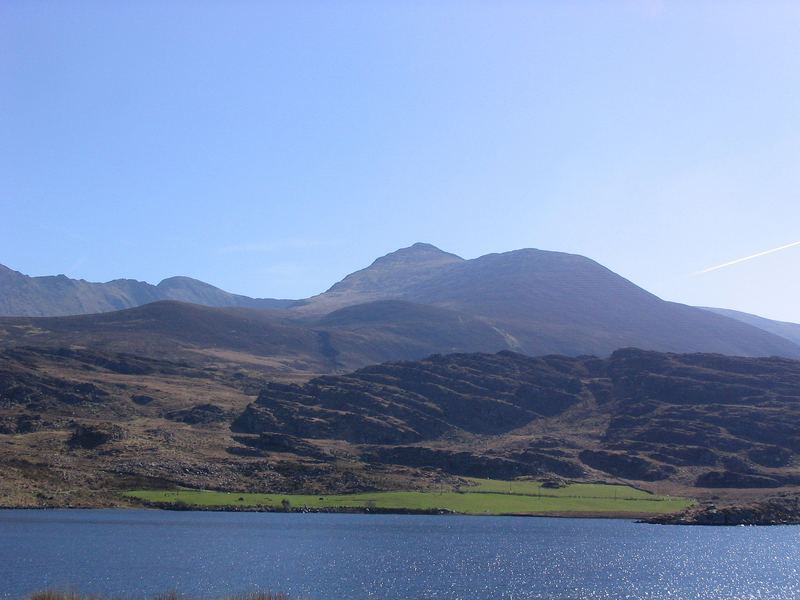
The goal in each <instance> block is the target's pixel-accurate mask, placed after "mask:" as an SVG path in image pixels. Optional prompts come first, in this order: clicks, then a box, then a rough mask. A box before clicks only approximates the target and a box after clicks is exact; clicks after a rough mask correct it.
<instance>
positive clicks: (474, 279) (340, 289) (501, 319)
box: [0, 244, 800, 372]
mask: <svg viewBox="0 0 800 600" xmlns="http://www.w3.org/2000/svg"><path fill="white" fill-rule="evenodd" d="M165 298H167V299H172V300H178V301H181V302H190V303H194V304H199V305H206V306H213V307H216V308H218V309H219V310H220V311H221V312H214V311H213V310H211V311H205V312H204V313H203V315H204V319H207V320H208V321H209V322H208V324H207V325H203V326H202V327H199V329H198V330H199V331H205V330H208V331H215V332H217V333H219V334H220V337H219V338H218V339H215V338H213V337H210V336H206V337H205V338H203V340H202V342H196V341H192V342H191V343H192V344H193V345H194V346H195V348H198V347H199V346H198V344H199V345H200V346H202V345H203V344H205V345H206V347H220V348H227V349H232V350H236V351H248V352H249V351H250V350H253V351H254V352H255V353H256V354H258V355H259V356H291V357H293V358H291V360H294V359H295V358H296V357H300V356H306V357H307V358H308V360H309V364H313V365H314V366H313V367H310V368H309V371H310V372H319V371H318V369H319V368H322V369H323V370H337V369H343V368H354V367H358V366H364V365H367V364H370V363H375V362H380V361H384V360H395V359H415V358H422V357H424V356H426V355H428V354H431V353H439V352H493V351H499V350H504V349H511V350H515V351H518V352H522V353H525V354H529V355H538V354H548V353H558V354H566V355H574V356H577V355H581V354H595V355H598V356H607V355H609V354H610V353H611V352H613V351H614V350H616V349H617V348H620V347H625V346H635V347H639V348H645V349H650V350H658V351H667V352H718V353H722V354H731V355H742V356H770V355H778V356H787V357H800V345H798V344H796V343H794V342H792V341H791V340H789V339H787V338H785V337H782V336H780V335H775V334H774V333H770V332H768V331H765V330H764V329H762V328H759V327H756V326H753V325H751V324H748V323H744V322H742V321H741V320H737V319H732V318H729V317H727V316H723V315H720V314H714V313H712V312H709V311H707V310H703V309H699V308H694V307H690V306H685V305H682V304H676V303H672V302H666V301H664V300H661V299H660V298H658V297H656V296H654V295H653V294H651V293H649V292H647V291H646V290H643V289H642V288H640V287H638V286H636V285H635V284H633V283H631V282H630V281H628V280H626V279H624V278H623V277H620V276H619V275H617V274H615V273H613V272H612V271H610V270H609V269H607V268H605V267H603V266H602V265H600V264H598V263H596V262H595V261H593V260H591V259H588V258H585V257H583V256H577V255H573V254H565V253H561V252H549V251H543V250H535V249H525V250H517V251H513V252H506V253H502V254H489V255H486V256H481V257H479V258H476V259H472V260H465V259H463V258H460V257H458V256H456V255H454V254H450V253H448V252H444V251H442V250H440V249H438V248H436V247H435V246H432V245H430V244H414V245H413V246H411V247H409V248H403V249H400V250H397V251H395V252H392V253H390V254H388V255H386V256H384V257H381V258H379V259H377V260H375V261H374V262H373V263H372V264H371V265H370V266H368V267H367V268H365V269H362V270H360V271H357V272H355V273H352V274H351V275H348V276H347V277H345V278H344V279H343V280H342V281H340V282H338V283H336V284H335V285H334V286H332V287H331V288H330V289H329V290H327V291H326V292H324V293H322V294H319V295H317V296H314V297H312V298H308V299H306V300H299V301H289V300H258V299H252V298H247V297H244V296H236V295H233V294H229V293H227V292H224V291H222V290H220V289H218V288H215V287H213V286H210V285H208V284H205V283H203V282H200V281H197V280H193V279H189V278H185V277H174V278H171V279H166V280H164V281H162V282H161V283H160V284H159V285H157V286H152V285H150V284H147V283H142V282H138V281H131V280H117V281H112V282H109V283H105V284H94V283H88V282H85V281H76V280H72V279H68V278H66V277H64V276H58V277H34V278H32V277H27V276H25V275H21V274H19V273H16V272H14V271H10V270H9V269H5V270H3V271H0V313H2V312H5V313H14V312H15V311H16V313H17V314H19V313H20V312H24V313H25V314H29V315H41V314H55V315H64V314H72V313H87V312H88V313H100V312H104V311H109V310H113V309H115V308H122V307H128V306H133V305H144V304H146V303H152V302H156V301H160V300H163V299H165ZM231 308H235V309H254V310H255V309H259V310H263V309H270V310H265V311H264V312H263V314H260V315H257V314H255V313H253V314H249V315H245V313H231V312H229V309H231ZM158 310H162V316H164V317H165V318H166V315H167V314H168V313H169V312H170V311H172V312H173V313H175V314H176V315H179V316H178V317H176V318H177V321H176V323H175V324H174V325H169V324H165V323H163V322H162V325H160V326H159V327H162V328H166V329H168V330H169V331H171V332H172V333H175V332H176V327H177V324H179V323H184V322H185V323H190V322H192V318H191V317H187V318H188V321H182V320H181V319H182V316H180V315H183V316H186V315H184V313H185V312H186V311H189V309H178V308H173V309H169V311H166V309H158ZM164 311H166V312H164ZM156 312H158V311H156ZM131 314H133V315H137V314H139V313H131ZM148 314H149V313H148ZM170 314H171V313H170ZM234 314H235V315H238V316H237V317H236V318H239V319H244V321H243V322H240V323H239V325H237V326H236V327H234V326H231V327H230V329H232V330H235V331H237V334H236V335H235V336H233V337H235V338H236V339H235V340H234V339H233V337H232V336H230V335H228V334H227V333H226V331H227V329H226V327H228V325H224V324H223V323H226V322H227V321H228V320H230V319H232V318H234ZM109 319H110V320H111V321H115V320H119V321H121V322H126V323H127V325H126V329H125V330H124V331H125V332H126V333H125V335H129V334H130V335H132V336H133V337H137V335H138V334H135V332H137V327H139V325H137V323H139V322H138V321H137V320H136V319H135V318H133V317H130V316H126V315H118V316H113V317H109ZM248 320H249V321H252V322H257V323H258V325H257V326H255V327H254V328H252V329H249V327H248V325H247V323H246V322H247V321H248ZM111 321H108V322H107V321H105V320H103V319H99V320H97V319H85V320H77V321H70V322H69V323H70V327H72V328H73V329H74V331H72V332H71V333H70V334H69V335H70V336H71V338H70V339H73V340H79V339H80V328H81V327H83V326H86V327H88V330H87V335H89V336H90V337H91V339H92V340H93V343H100V338H99V337H97V335H95V333H90V332H91V331H94V330H95V328H96V326H97V325H98V324H100V323H106V324H108V323H110V322H111ZM216 321H219V324H218V325H213V323H214V322H216ZM266 323H271V324H272V325H270V326H274V327H276V328H279V329H281V331H284V332H286V331H288V330H289V329H291V328H295V329H297V333H296V336H297V339H300V338H302V339H305V340H308V339H312V338H314V337H315V336H316V337H317V338H318V339H323V338H324V340H325V341H324V343H322V342H320V343H322V346H323V347H324V350H323V354H324V355H326V356H327V363H320V362H319V361H318V360H317V358H316V357H315V356H316V355H314V356H312V355H313V354H314V352H317V350H315V351H314V352H312V354H309V352H310V350H309V346H308V345H303V344H299V345H297V346H293V347H291V348H290V347H287V346H284V345H282V344H276V345H271V341H270V340H271V337H270V336H269V335H266V334H265V333H264V331H263V328H264V327H265V326H266ZM29 326H30V327H40V326H41V327H44V328H45V329H49V328H51V327H56V329H59V328H60V327H61V326H60V325H58V326H56V325H55V322H43V323H42V324H38V325H34V324H30V325H29ZM187 326H189V325H187ZM104 327H105V325H104ZM142 327H145V325H144V324H142ZM192 327H193V325H192ZM104 331H106V334H107V335H108V336H112V337H113V336H117V337H119V335H120V333H119V330H115V331H116V333H115V332H114V331H112V330H110V329H104ZM142 331H143V330H142ZM148 331H150V332H151V333H153V332H152V330H148ZM303 332H304V333H303ZM106 334H104V335H106ZM181 335H182V336H183V337H184V338H186V339H185V340H184V341H186V340H190V339H191V338H192V337H193V336H194V337H196V334H195V333H194V332H192V331H185V332H184V333H183V334H181ZM293 335H294V334H293ZM51 337H52V336H51ZM179 337H180V336H179ZM248 337H250V338H252V339H250V340H249V341H247V340H246V338H248ZM289 337H292V336H289ZM138 338H139V339H140V340H142V342H143V347H144V346H146V340H145V338H144V337H142V336H138ZM154 339H155V338H154ZM74 343H78V342H77V341H75V342H74ZM304 343H305V342H304ZM143 351H145V350H143ZM325 364H327V367H326V366H324V365H325ZM320 365H322V366H320Z"/></svg>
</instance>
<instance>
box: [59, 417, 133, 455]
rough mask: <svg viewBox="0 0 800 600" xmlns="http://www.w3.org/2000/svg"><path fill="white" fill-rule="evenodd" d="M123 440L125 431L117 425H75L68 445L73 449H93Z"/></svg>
mask: <svg viewBox="0 0 800 600" xmlns="http://www.w3.org/2000/svg"><path fill="white" fill-rule="evenodd" d="M124 438H125V430H124V429H122V427H119V426H118V425H112V424H110V423H103V424H94V425H85V424H78V425H75V429H74V430H73V432H72V437H70V439H69V445H70V446H72V447H73V448H85V449H89V450H91V449H94V448H97V447H98V446H102V445H103V444H107V443H109V442H114V441H118V440H122V439H124Z"/></svg>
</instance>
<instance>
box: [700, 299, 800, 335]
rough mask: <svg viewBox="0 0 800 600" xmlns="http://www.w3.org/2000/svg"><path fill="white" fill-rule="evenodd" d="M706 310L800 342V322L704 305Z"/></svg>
mask: <svg viewBox="0 0 800 600" xmlns="http://www.w3.org/2000/svg"><path fill="white" fill-rule="evenodd" d="M703 309H704V310H708V311H711V312H713V313H716V314H718V315H723V316H725V317H729V318H731V319H736V320H737V321H741V322H742V323H747V324H748V325H752V326H753V327H758V328H759V329H763V330H764V331H767V332H769V333H771V334H773V335H779V336H780V337H782V338H786V339H787V340H789V341H790V342H793V343H795V344H800V324H798V323H789V322H786V321H773V320H772V319H765V318H764V317H759V316H757V315H751V314H749V313H746V312H740V311H738V310H730V309H728V308H707V307H705V306H704V307H703Z"/></svg>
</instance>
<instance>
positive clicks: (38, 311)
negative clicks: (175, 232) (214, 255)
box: [0, 265, 292, 317]
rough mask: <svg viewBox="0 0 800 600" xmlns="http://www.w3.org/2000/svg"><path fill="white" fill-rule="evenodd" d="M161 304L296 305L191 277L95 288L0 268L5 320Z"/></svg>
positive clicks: (121, 281) (66, 279) (114, 283)
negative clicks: (241, 294) (252, 295)
mask: <svg viewBox="0 0 800 600" xmlns="http://www.w3.org/2000/svg"><path fill="white" fill-rule="evenodd" d="M158 300H180V301H183V302H192V303H194V304H202V305H206V306H242V307H250V308H282V307H286V306H289V305H290V304H291V303H292V301H291V300H272V299H256V298H248V297H247V296H239V295H237V294H231V293H228V292H225V291H223V290H221V289H219V288H216V287H214V286H212V285H209V284H207V283H203V282H202V281H198V280H196V279H191V278H189V277H172V278H170V279H165V280H164V281H162V282H161V283H159V284H158V285H151V284H149V283H146V282H143V281H136V280H133V279H115V280H114V281H109V282H107V283H91V282H88V281H84V280H82V279H70V278H69V277H66V276H65V275H56V276H46V277H29V276H27V275H23V274H22V273H19V272H17V271H13V270H11V269H9V268H8V267H5V266H3V265H0V315H3V316H30V317H45V316H66V315H82V314H91V313H100V312H108V311H114V310H120V309H124V308H133V307H136V306H141V305H143V304H148V303H150V302H156V301H158Z"/></svg>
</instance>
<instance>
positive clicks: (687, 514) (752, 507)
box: [646, 496, 800, 525]
mask: <svg viewBox="0 0 800 600" xmlns="http://www.w3.org/2000/svg"><path fill="white" fill-rule="evenodd" d="M646 522H647V523H655V524H660V525H800V497H798V496H780V497H775V498H770V499H768V500H765V501H763V502H755V503H752V504H746V505H742V506H724V507H717V506H714V505H710V506H699V507H692V508H690V509H688V510H686V511H684V512H682V513H678V514H677V515H662V516H658V517H653V518H652V519H647V520H646Z"/></svg>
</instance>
